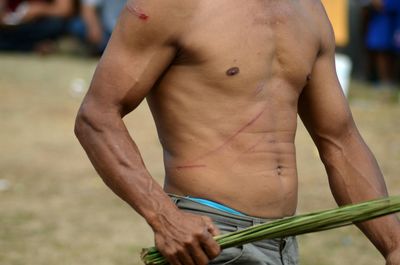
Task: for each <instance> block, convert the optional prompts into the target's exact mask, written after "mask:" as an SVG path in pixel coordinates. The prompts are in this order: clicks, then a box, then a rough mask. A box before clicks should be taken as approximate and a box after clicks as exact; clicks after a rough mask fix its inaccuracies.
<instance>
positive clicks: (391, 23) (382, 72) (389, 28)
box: [366, 0, 400, 89]
mask: <svg viewBox="0 0 400 265" xmlns="http://www.w3.org/2000/svg"><path fill="white" fill-rule="evenodd" d="M366 4H367V7H368V24H367V32H366V46H367V49H368V51H369V53H370V63H371V68H372V69H374V70H375V71H376V78H377V81H378V88H387V89H392V88H394V85H393V84H394V73H393V69H394V61H393V58H394V48H395V45H394V35H395V27H396V16H398V11H399V6H400V1H399V0H371V1H368V2H367V3H366Z"/></svg>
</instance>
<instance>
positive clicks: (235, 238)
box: [142, 196, 400, 265]
mask: <svg viewBox="0 0 400 265" xmlns="http://www.w3.org/2000/svg"><path fill="white" fill-rule="evenodd" d="M399 211H400V196H396V197H389V198H383V199H377V200H372V201H367V202H363V203H359V204H354V205H347V206H343V207H339V208H336V209H331V210H325V211H321V212H314V213H310V214H304V215H298V216H293V217H288V218H284V219H280V220H276V221H272V222H269V223H265V224H260V225H256V226H252V227H249V228H246V229H244V230H240V231H237V232H233V233H228V234H224V235H219V236H216V237H215V240H216V241H217V243H218V244H219V245H220V246H221V249H225V248H229V247H234V246H239V245H243V244H247V243H251V242H255V241H259V240H262V239H271V238H278V237H287V236H295V235H301V234H306V233H313V232H319V231H323V230H328V229H334V228H338V227H342V226H347V225H351V224H354V223H358V222H362V221H367V220H371V219H374V218H377V217H381V216H384V215H388V214H392V213H396V212H399ZM142 260H143V262H144V263H145V264H146V265H164V264H168V262H167V261H166V260H165V258H164V257H163V256H162V255H161V254H160V252H158V250H157V249H156V248H155V247H151V248H148V249H144V250H143V252H142Z"/></svg>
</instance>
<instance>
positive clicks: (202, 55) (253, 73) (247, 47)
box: [176, 0, 319, 90]
mask: <svg viewBox="0 0 400 265" xmlns="http://www.w3.org/2000/svg"><path fill="white" fill-rule="evenodd" d="M187 29H188V30H187V33H186V34H185V35H184V38H183V39H182V40H181V43H180V46H181V50H180V53H179V55H178V56H177V60H176V64H178V65H187V66H190V67H194V68H195V71H196V74H197V75H199V76H206V77H207V78H206V80H207V82H209V83H211V85H212V86H219V85H224V84H226V83H229V86H230V87H242V86H243V84H248V83H260V82H261V83H262V82H264V83H268V82H273V81H274V80H275V81H276V80H278V81H279V82H281V83H282V82H284V83H286V85H287V86H288V87H293V88H295V89H299V90H300V89H302V88H303V87H304V85H305V84H306V81H307V78H308V77H309V75H310V73H311V71H312V67H313V64H314V61H315V59H316V56H317V54H318V49H319V40H318V34H317V31H316V27H315V25H313V21H312V20H311V19H310V17H309V16H308V15H307V10H306V8H305V7H303V6H302V4H301V3H300V1H298V0H283V1H277V0H247V1H232V0H229V1H228V0H220V1H214V0H212V1H211V0H203V1H201V4H199V6H198V8H197V11H196V12H195V16H194V17H193V18H192V19H191V20H190V23H188V26H187Z"/></svg>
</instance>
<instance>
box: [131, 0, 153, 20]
mask: <svg viewBox="0 0 400 265" xmlns="http://www.w3.org/2000/svg"><path fill="white" fill-rule="evenodd" d="M126 8H127V9H128V11H129V12H130V13H131V14H133V15H134V16H136V17H138V18H139V19H141V20H147V19H148V18H149V16H148V15H146V14H145V13H143V12H141V11H139V10H138V9H137V8H136V7H133V6H132V5H130V4H127V5H126Z"/></svg>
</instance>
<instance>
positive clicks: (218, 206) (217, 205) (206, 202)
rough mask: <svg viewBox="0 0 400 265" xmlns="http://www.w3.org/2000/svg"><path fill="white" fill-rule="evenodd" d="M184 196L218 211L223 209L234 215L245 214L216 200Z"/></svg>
mask: <svg viewBox="0 0 400 265" xmlns="http://www.w3.org/2000/svg"><path fill="white" fill-rule="evenodd" d="M186 198H187V199H189V200H192V201H194V202H198V203H201V204H203V205H206V206H208V207H212V208H214V209H217V210H220V211H224V212H227V213H231V214H236V215H240V216H246V215H245V214H243V213H241V212H238V211H236V210H234V209H232V208H230V207H228V206H225V205H223V204H220V203H218V202H214V201H210V200H206V199H200V198H193V197H189V196H187V197H186Z"/></svg>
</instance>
